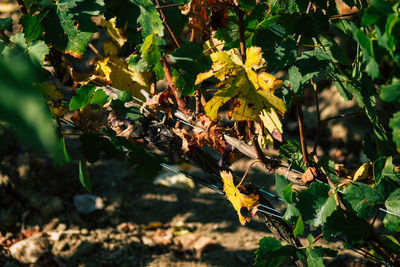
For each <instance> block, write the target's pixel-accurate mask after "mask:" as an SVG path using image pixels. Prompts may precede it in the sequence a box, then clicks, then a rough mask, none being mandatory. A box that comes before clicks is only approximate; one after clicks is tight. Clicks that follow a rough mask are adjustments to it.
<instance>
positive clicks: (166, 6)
mask: <svg viewBox="0 0 400 267" xmlns="http://www.w3.org/2000/svg"><path fill="white" fill-rule="evenodd" d="M156 2H157V5H158V7H156V9H157V10H161V9H165V8H171V7H180V6H183V4H169V5H165V6H160V5H159V3H158V1H156Z"/></svg>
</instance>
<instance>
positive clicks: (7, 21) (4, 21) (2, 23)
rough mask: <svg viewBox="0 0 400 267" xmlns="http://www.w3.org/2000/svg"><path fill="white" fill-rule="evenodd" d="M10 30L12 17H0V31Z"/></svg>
mask: <svg viewBox="0 0 400 267" xmlns="http://www.w3.org/2000/svg"><path fill="white" fill-rule="evenodd" d="M11 30H12V18H10V17H9V18H0V31H11Z"/></svg>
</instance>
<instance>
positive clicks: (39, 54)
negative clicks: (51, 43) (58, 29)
mask: <svg viewBox="0 0 400 267" xmlns="http://www.w3.org/2000/svg"><path fill="white" fill-rule="evenodd" d="M10 41H11V42H13V43H15V44H17V45H18V46H19V47H17V46H15V45H11V46H8V47H6V48H4V49H3V51H2V54H3V55H4V56H10V55H11V54H13V53H17V51H18V50H20V49H21V48H22V49H23V52H25V53H26V54H28V55H29V57H30V58H31V59H32V60H33V61H34V62H37V63H39V64H40V65H41V66H43V65H44V58H45V56H46V55H47V54H48V53H49V52H50V49H49V47H48V46H47V45H46V44H45V43H44V42H43V41H39V40H36V41H33V42H30V43H27V42H26V39H25V36H24V34H23V33H18V34H16V35H13V36H11V37H10Z"/></svg>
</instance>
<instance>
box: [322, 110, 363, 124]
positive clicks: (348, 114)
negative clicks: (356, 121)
mask: <svg viewBox="0 0 400 267" xmlns="http://www.w3.org/2000/svg"><path fill="white" fill-rule="evenodd" d="M362 112H363V110H359V111H355V112H351V113H345V114H341V115H338V116H333V117H329V118H326V119H324V120H321V121H322V122H327V121H330V120H335V119H341V118H345V117H350V116H355V115H358V114H360V113H362Z"/></svg>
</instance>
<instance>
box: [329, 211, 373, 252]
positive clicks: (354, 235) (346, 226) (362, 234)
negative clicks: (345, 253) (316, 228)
mask: <svg viewBox="0 0 400 267" xmlns="http://www.w3.org/2000/svg"><path fill="white" fill-rule="evenodd" d="M322 232H323V233H324V238H325V239H326V240H328V241H330V240H331V237H332V236H333V237H335V236H338V235H341V234H343V235H344V236H345V237H346V242H347V244H349V245H350V246H351V245H352V244H354V243H357V242H359V241H361V240H365V239H368V238H370V237H371V236H372V235H373V232H372V228H371V226H370V225H369V224H368V223H367V222H366V221H365V220H362V219H360V218H358V217H357V216H356V215H355V214H354V213H352V212H349V213H347V214H345V213H344V212H343V211H342V210H340V209H337V210H335V211H334V212H333V213H332V215H331V216H329V217H328V218H327V221H326V223H325V224H323V225H322Z"/></svg>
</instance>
